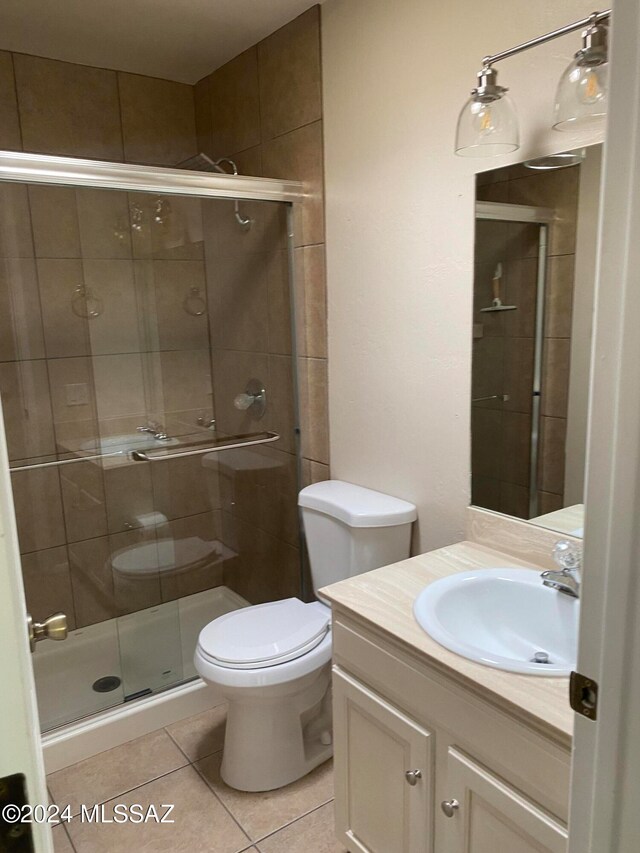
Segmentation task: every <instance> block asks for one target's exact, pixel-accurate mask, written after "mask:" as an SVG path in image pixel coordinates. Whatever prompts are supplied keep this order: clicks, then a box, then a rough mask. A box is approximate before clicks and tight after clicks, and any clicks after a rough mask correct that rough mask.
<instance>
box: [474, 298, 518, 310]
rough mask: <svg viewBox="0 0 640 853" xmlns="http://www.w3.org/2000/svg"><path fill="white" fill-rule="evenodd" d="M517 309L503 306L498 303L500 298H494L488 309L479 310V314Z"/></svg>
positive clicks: (513, 306)
mask: <svg viewBox="0 0 640 853" xmlns="http://www.w3.org/2000/svg"><path fill="white" fill-rule="evenodd" d="M517 307H518V306H517V305H503V304H502V302H501V301H500V297H498V296H496V298H495V299H494V300H493V302H492V303H491V305H490V306H489V307H488V308H481V309H480V313H481V314H482V313H483V314H488V313H489V312H490V311H515V310H516V308H517Z"/></svg>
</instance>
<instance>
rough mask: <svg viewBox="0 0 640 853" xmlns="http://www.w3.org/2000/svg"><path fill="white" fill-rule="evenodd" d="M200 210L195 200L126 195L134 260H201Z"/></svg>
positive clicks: (137, 194) (198, 202)
mask: <svg viewBox="0 0 640 853" xmlns="http://www.w3.org/2000/svg"><path fill="white" fill-rule="evenodd" d="M209 203H212V202H209ZM201 208H202V203H201V202H200V201H199V200H198V199H194V198H176V197H173V198H172V197H170V196H169V197H167V196H157V195H151V194H144V193H129V216H130V220H131V237H132V241H133V254H134V257H136V258H157V259H160V258H164V259H166V260H200V259H201V258H202V257H203V254H204V253H203V246H202V213H201Z"/></svg>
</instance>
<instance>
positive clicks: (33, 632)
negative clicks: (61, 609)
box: [27, 613, 69, 654]
mask: <svg viewBox="0 0 640 853" xmlns="http://www.w3.org/2000/svg"><path fill="white" fill-rule="evenodd" d="M27 631H28V632H29V647H30V648H31V653H32V654H33V652H35V650H36V643H38V642H40V640H66V639H67V634H68V633H69V631H68V628H67V617H66V614H64V613H54V614H53V615H52V616H49V617H47V619H45V620H44V622H34V621H33V619H32V618H31V614H30V613H27Z"/></svg>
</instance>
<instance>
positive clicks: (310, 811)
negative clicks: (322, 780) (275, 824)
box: [254, 797, 335, 849]
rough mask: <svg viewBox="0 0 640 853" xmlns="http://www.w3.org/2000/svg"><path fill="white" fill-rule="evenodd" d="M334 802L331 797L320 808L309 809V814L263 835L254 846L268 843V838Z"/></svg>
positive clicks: (333, 798)
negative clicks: (264, 842)
mask: <svg viewBox="0 0 640 853" xmlns="http://www.w3.org/2000/svg"><path fill="white" fill-rule="evenodd" d="M334 800H335V797H331V799H329V800H326V802H324V803H320V805H319V806H314V808H312V809H309V811H308V812H305V813H304V814H301V815H299V816H298V817H296V818H294V819H293V820H290V821H289V823H286V824H285V825H284V826H281V827H279V828H278V829H276V830H274V831H273V832H270V833H269V834H268V835H263V836H262V838H260V839H258V841H255V842H254V844H256V845H258V844H261V843H262V842H263V841H266V840H267V839H268V838H271V837H272V836H274V835H277V834H278V833H279V832H282V830H284V829H288V828H289V827H290V826H292V825H293V824H294V823H298V821H300V820H302V819H303V818H305V817H309V815H311V814H313V813H314V812H317V811H319V810H320V809H322V808H324V807H325V806H328V805H329V803H332V802H333V801H334ZM258 849H259V848H258Z"/></svg>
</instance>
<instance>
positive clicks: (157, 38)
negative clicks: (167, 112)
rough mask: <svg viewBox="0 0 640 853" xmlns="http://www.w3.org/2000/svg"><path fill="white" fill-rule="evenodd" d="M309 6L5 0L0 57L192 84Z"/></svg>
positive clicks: (214, 0)
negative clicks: (23, 56) (28, 57)
mask: <svg viewBox="0 0 640 853" xmlns="http://www.w3.org/2000/svg"><path fill="white" fill-rule="evenodd" d="M316 2H317V0H316ZM313 5H314V0H58V2H52V0H2V12H1V18H0V20H1V27H0V49H4V50H12V51H15V52H17V53H32V54H35V55H37V56H46V57H49V58H51V59H63V60H66V61H67V62H79V63H82V64H85V65H94V66H98V67H102V68H115V69H117V70H119V71H131V72H134V73H137V74H148V75H150V76H153V77H166V78H168V79H170V80H179V81H181V82H183V83H196V82H197V81H198V80H200V79H201V78H202V77H205V76H206V75H207V74H209V73H210V72H211V71H213V70H214V69H216V68H219V67H220V66H221V65H224V63H225V62H227V61H228V60H229V59H232V58H233V57H234V56H237V54H238V53H240V52H241V51H243V50H245V49H246V48H248V47H250V46H251V45H252V44H255V43H256V42H257V41H259V40H260V39H262V38H264V37H265V36H267V35H269V33H272V32H273V31H274V30H276V29H278V27H281V26H282V25H283V24H286V23H287V22H288V21H290V20H292V19H293V18H295V17H296V16H297V15H299V14H300V13H301V12H303V11H304V10H305V9H308V8H309V7H310V6H313Z"/></svg>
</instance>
